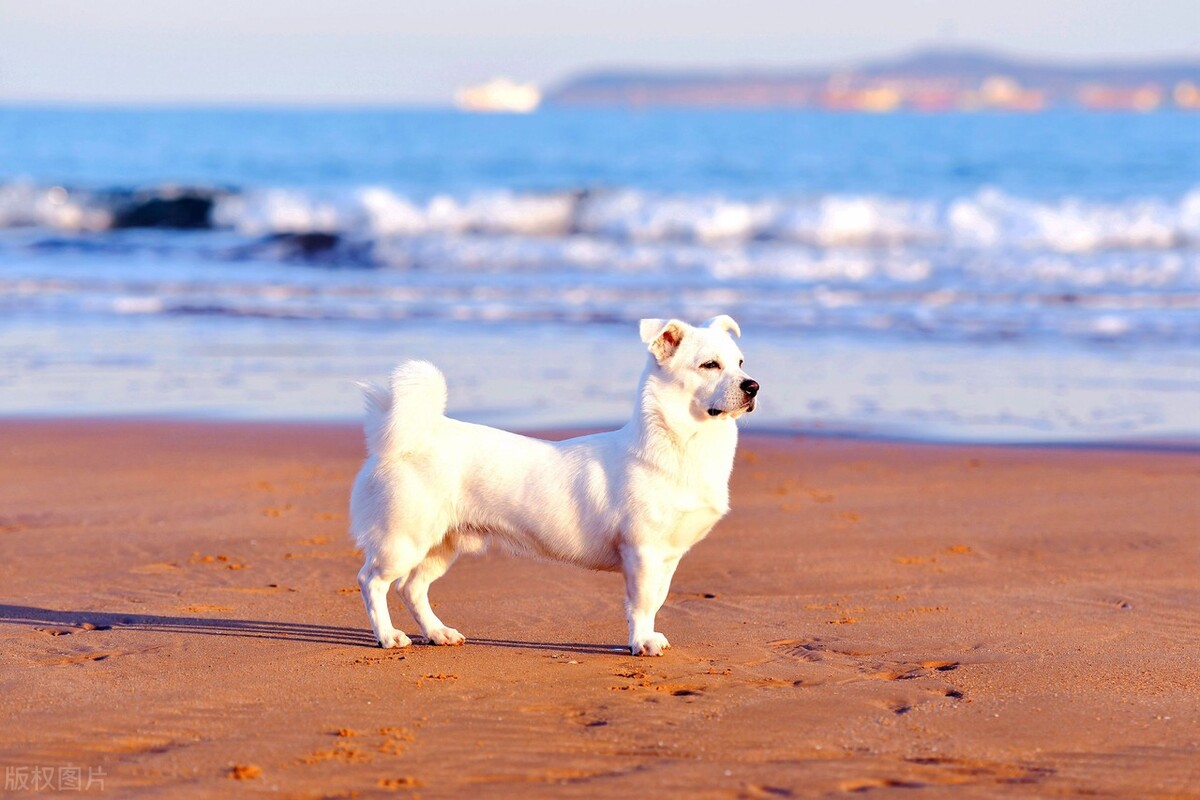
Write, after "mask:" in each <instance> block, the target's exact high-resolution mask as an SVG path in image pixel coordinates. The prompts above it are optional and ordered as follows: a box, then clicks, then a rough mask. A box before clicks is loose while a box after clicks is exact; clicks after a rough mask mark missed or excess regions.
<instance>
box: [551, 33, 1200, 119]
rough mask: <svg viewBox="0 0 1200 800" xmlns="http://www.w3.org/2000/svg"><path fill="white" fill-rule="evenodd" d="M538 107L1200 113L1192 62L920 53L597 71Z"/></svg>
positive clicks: (1199, 69)
mask: <svg viewBox="0 0 1200 800" xmlns="http://www.w3.org/2000/svg"><path fill="white" fill-rule="evenodd" d="M544 104H545V105H547V106H558V107H565V106H574V107H609V108H798V109H803V108H812V109H825V110H834V111H868V112H889V111H899V110H916V111H985V110H1002V111H1024V112H1036V111H1043V110H1047V109H1052V108H1085V109H1092V110H1100V111H1134V112H1148V111H1157V110H1161V109H1170V108H1183V109H1193V110H1200V59H1191V60H1189V59H1182V58H1181V59H1169V60H1162V61H1156V62H1137V63H1119V62H1103V63H1101V62H1088V63H1085V62H1077V63H1071V62H1052V61H1046V60H1033V59H1023V58H1015V57H1011V56H1007V55H1003V54H999V53H994V52H988V51H983V50H975V49H929V50H922V51H918V52H916V53H913V54H910V55H907V56H903V57H900V58H892V59H884V60H879V61H870V62H864V63H862V64H858V65H853V66H843V67H837V68H827V69H807V70H765V69H764V70H743V71H728V72H692V71H644V70H612V71H596V72H589V73H585V74H582V75H578V76H576V77H573V78H571V79H568V80H567V81H565V82H564V83H562V84H561V85H559V86H557V87H555V88H552V89H550V90H549V91H547V92H546V93H545V97H544Z"/></svg>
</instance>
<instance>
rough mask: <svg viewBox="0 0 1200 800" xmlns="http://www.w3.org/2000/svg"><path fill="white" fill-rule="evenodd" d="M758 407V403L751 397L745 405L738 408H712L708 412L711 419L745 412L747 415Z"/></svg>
mask: <svg viewBox="0 0 1200 800" xmlns="http://www.w3.org/2000/svg"><path fill="white" fill-rule="evenodd" d="M756 405H758V403H757V401H756V400H755V399H754V398H753V397H749V398H747V399H746V402H745V404H744V405H741V406H738V407H737V408H710V409H709V410H708V415H709V416H710V417H719V416H721V415H722V414H734V413H737V412H739V411H744V412H745V413H747V414H749V413H750V412H751V411H753V410H754V407H755V406H756Z"/></svg>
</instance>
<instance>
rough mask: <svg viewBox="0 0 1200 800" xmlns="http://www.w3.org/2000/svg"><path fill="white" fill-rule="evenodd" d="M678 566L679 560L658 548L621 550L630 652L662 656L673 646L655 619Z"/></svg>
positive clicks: (629, 546)
mask: <svg viewBox="0 0 1200 800" xmlns="http://www.w3.org/2000/svg"><path fill="white" fill-rule="evenodd" d="M678 563H679V558H678V556H671V555H667V554H666V553H663V552H662V551H661V550H657V549H654V548H648V547H634V546H632V545H625V546H623V547H622V548H621V565H622V568H623V569H624V572H625V614H626V617H627V618H628V620H629V651H630V652H631V653H633V654H634V655H635V656H661V655H662V654H663V651H664V650H666V649H667V648H668V647H670V646H671V643H670V642H668V641H667V637H666V636H663V635H662V634H661V633H659V632H658V631H656V630H654V616H655V615H656V614H657V613H658V609H659V608H661V607H662V604H663V603H664V602H665V601H666V599H667V591H668V589H669V588H670V585H671V576H672V575H673V574H674V572H675V566H676V565H677V564H678Z"/></svg>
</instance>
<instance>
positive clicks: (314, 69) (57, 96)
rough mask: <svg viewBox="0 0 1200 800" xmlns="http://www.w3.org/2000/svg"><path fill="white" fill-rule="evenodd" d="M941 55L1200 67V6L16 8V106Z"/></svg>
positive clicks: (438, 89) (329, 95)
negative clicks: (977, 49) (1173, 59)
mask: <svg viewBox="0 0 1200 800" xmlns="http://www.w3.org/2000/svg"><path fill="white" fill-rule="evenodd" d="M930 44H936V45H950V46H968V45H979V46H983V47H987V48H991V49H999V50H1003V51H1008V52H1011V53H1014V54H1018V55H1027V56H1047V57H1051V58H1054V59H1059V60H1074V59H1092V60H1095V59H1120V60H1146V59H1153V58H1162V57H1166V56H1186V57H1190V58H1200V2H1197V0H1139V2H1128V1H1127V0H1120V1H1118V0H1002V2H989V3H986V4H985V3H981V2H977V1H976V0H971V1H970V2H966V1H965V0H923V1H922V2H899V1H897V0H842V1H841V2H833V3H831V2H828V0H821V2H807V1H802V0H793V1H792V2H789V1H788V0H739V1H738V2H729V0H722V2H701V1H700V0H692V1H691V2H679V1H677V0H592V2H587V3H583V2H571V1H570V0H538V1H537V2H519V1H518V0H513V2H485V1H484V0H438V1H437V2H429V1H428V0H421V1H419V2H411V0H410V2H398V1H397V0H339V1H338V2H334V1H333V0H328V1H327V2H314V1H313V0H204V2H195V0H186V1H181V0H0V102H51V103H74V102H82V103H118V104H121V103H124V104H130V103H133V104H137V103H185V104H186V103H236V104H255V103H285V104H330V103H332V104H341V103H345V104H375V103H387V104H393V103H396V104H420V105H431V104H432V105H443V104H446V103H448V102H449V101H450V98H451V97H452V95H453V92H454V90H455V89H456V88H459V87H461V86H464V85H469V84H472V83H478V82H481V81H484V80H487V79H489V78H492V77H496V76H499V75H505V76H509V77H512V78H514V79H517V80H521V81H533V82H536V83H538V84H539V85H542V86H553V85H554V84H556V83H559V82H561V81H563V80H564V79H566V78H567V77H569V76H571V75H573V74H576V73H579V72H582V71H586V70H588V69H592V68H602V67H646V68H677V67H682V68H687V67H700V68H740V67H776V66H779V67H786V66H813V65H823V64H846V63H853V62H854V61H857V60H862V59H865V58H874V57H879V56H889V55H896V54H899V53H903V52H906V51H911V50H913V49H916V48H918V47H922V46H927V45H930Z"/></svg>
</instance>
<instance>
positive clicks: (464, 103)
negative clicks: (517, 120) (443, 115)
mask: <svg viewBox="0 0 1200 800" xmlns="http://www.w3.org/2000/svg"><path fill="white" fill-rule="evenodd" d="M541 102H542V92H541V90H540V89H539V88H538V87H537V86H535V85H534V84H532V83H517V82H516V81H513V80H512V79H510V78H505V77H500V78H494V79H492V80H490V81H488V82H487V83H481V84H479V85H477V86H467V87H465V88H462V89H459V90H458V91H457V92H455V93H454V105H455V106H457V107H458V108H459V110H461V111H473V112H484V113H493V114H495V113H501V114H528V113H530V112H531V111H536V110H537V108H538V106H539V105H541Z"/></svg>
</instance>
